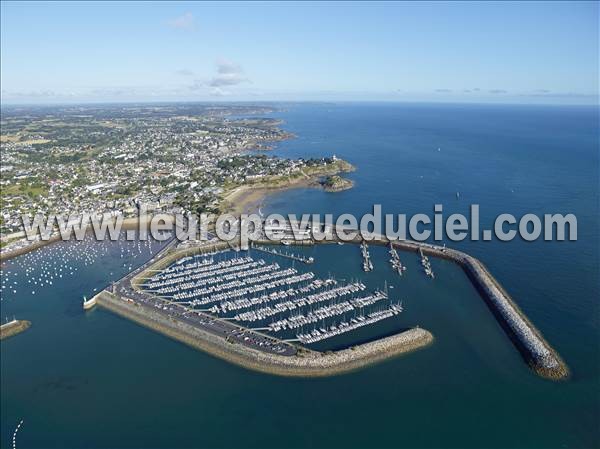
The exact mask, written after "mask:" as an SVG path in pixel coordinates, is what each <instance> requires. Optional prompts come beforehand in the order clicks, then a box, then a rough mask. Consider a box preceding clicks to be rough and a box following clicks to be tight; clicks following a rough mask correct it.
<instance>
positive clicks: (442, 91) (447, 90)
mask: <svg viewBox="0 0 600 449" xmlns="http://www.w3.org/2000/svg"><path fill="white" fill-rule="evenodd" d="M435 92H437V93H450V92H452V89H436V90H435Z"/></svg>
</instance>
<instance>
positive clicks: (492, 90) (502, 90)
mask: <svg viewBox="0 0 600 449" xmlns="http://www.w3.org/2000/svg"><path fill="white" fill-rule="evenodd" d="M488 92H489V93H491V94H506V93H508V92H507V91H506V90H504V89H491V90H489V91H488Z"/></svg>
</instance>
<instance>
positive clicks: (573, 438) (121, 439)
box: [0, 104, 600, 448]
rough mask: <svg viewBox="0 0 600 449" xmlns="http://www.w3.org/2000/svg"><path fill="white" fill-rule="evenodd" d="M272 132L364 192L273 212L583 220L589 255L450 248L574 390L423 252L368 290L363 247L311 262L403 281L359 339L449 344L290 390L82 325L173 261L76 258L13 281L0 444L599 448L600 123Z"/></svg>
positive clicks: (384, 118)
mask: <svg viewBox="0 0 600 449" xmlns="http://www.w3.org/2000/svg"><path fill="white" fill-rule="evenodd" d="M275 115H276V116H278V117H281V118H283V119H284V120H285V121H286V123H285V125H284V127H285V128H286V129H287V130H289V131H291V132H293V133H294V134H296V135H297V138H295V139H293V140H289V141H286V142H281V143H280V144H278V146H277V149H276V150H275V154H278V155H280V156H284V157H285V156H288V157H313V156H314V157H320V156H323V155H331V154H336V155H337V156H339V157H343V158H344V159H347V160H349V161H350V162H352V163H353V164H354V165H356V167H357V171H356V172H354V173H352V174H351V175H349V176H350V177H351V178H352V179H353V180H354V181H355V188H354V189H352V190H349V191H345V192H340V193H327V192H323V191H321V190H317V189H299V190H290V191H286V192H283V193H280V194H275V195H273V196H271V197H269V198H268V199H267V200H266V204H265V206H264V210H265V211H267V212H279V213H290V212H291V213H298V214H299V213H333V214H341V213H354V214H358V215H361V214H363V213H366V212H369V211H370V209H371V208H372V205H373V204H374V203H378V204H381V205H382V207H383V209H384V212H389V213H406V214H413V213H417V212H423V213H432V211H433V205H434V204H436V203H441V204H443V206H444V213H445V214H450V213H452V212H463V213H466V212H467V211H468V206H469V204H471V203H477V204H479V205H480V208H481V223H482V227H485V226H488V227H489V226H490V224H491V223H492V221H493V219H494V218H495V216H496V215H498V214H500V213H512V214H514V215H516V216H518V215H522V214H524V213H528V212H532V213H538V214H543V213H574V214H576V216H577V219H578V241H577V242H541V241H540V242H525V241H523V240H520V239H517V240H514V241H512V242H506V243H502V242H494V241H492V242H481V241H480V242H467V241H464V242H459V243H455V242H452V243H450V242H449V243H448V244H449V245H451V246H454V247H457V248H460V249H463V250H466V251H468V252H470V253H472V254H473V255H475V256H477V257H478V258H480V259H481V260H482V261H483V262H484V263H485V264H486V265H487V266H488V267H489V269H490V270H491V272H492V273H493V274H494V276H496V278H497V279H498V280H500V282H501V283H502V284H503V285H504V287H505V288H506V289H507V290H508V292H509V293H510V294H511V295H512V296H513V298H514V299H515V301H516V302H517V303H518V304H519V306H520V307H521V308H522V309H523V310H524V311H525V313H526V314H527V315H528V316H529V318H530V319H531V320H532V321H533V322H534V324H535V325H536V326H537V327H538V328H539V329H540V330H541V331H542V332H543V334H544V335H545V337H546V338H547V340H548V341H549V342H550V343H551V344H552V345H553V346H554V347H555V348H556V349H557V350H558V351H559V353H560V354H561V355H562V357H563V358H564V359H565V361H566V363H567V364H568V365H569V367H570V369H571V371H572V376H571V378H570V379H569V380H568V381H566V382H561V383H554V382H550V381H546V380H543V379H541V378H539V377H537V376H536V375H534V374H533V373H532V372H531V370H529V368H528V367H527V366H526V365H525V363H524V362H523V360H522V359H521V357H520V355H519V354H518V352H517V351H516V350H515V349H514V347H513V346H512V344H511V343H510V341H509V340H508V338H507V337H506V336H505V334H504V333H503V331H502V329H501V328H500V327H499V326H498V324H497V323H496V321H495V320H494V319H493V317H492V316H491V314H490V312H489V310H488V309H487V307H486V305H485V303H484V302H483V301H482V300H481V298H480V297H479V295H478V293H477V292H476V291H475V290H474V289H473V287H472V286H471V284H470V283H469V282H468V280H467V279H466V278H465V276H464V275H463V273H462V272H461V270H460V269H459V268H458V267H456V266H455V265H453V264H451V263H448V262H444V261H439V260H433V268H434V270H435V272H436V279H435V280H434V281H433V282H432V281H430V280H428V279H426V278H425V277H424V276H423V275H422V273H421V272H420V271H419V269H418V260H417V258H416V255H415V254H411V253H400V257H401V258H402V261H403V262H404V263H405V264H406V265H407V266H408V270H407V272H406V276H405V277H403V278H399V277H398V276H397V275H394V274H393V273H392V272H391V270H390V269H389V265H388V263H387V254H386V252H385V249H383V248H373V250H372V253H373V256H374V260H373V261H374V264H375V270H374V271H373V272H372V273H369V274H366V275H365V274H364V273H362V271H361V270H360V257H359V251H358V248H356V247H354V246H351V245H344V246H337V245H330V246H324V247H316V248H309V249H304V250H303V251H305V252H307V254H310V255H313V256H314V257H315V259H316V263H315V264H314V266H311V267H310V269H311V270H313V271H315V272H316V273H317V274H318V275H319V276H328V275H330V274H331V275H333V276H336V277H338V278H340V279H352V278H360V279H363V280H364V282H365V283H366V284H367V285H368V286H369V288H380V287H381V285H382V284H383V283H385V282H387V283H388V285H389V286H390V287H393V288H390V290H389V291H390V295H391V296H393V297H395V298H397V299H401V300H402V301H403V304H404V306H405V312H404V313H403V314H401V315H400V316H399V318H398V319H397V320H394V321H389V322H384V324H383V325H382V326H378V327H377V328H373V329H371V330H367V331H364V332H361V333H358V334H357V335H353V336H352V338H353V339H354V340H357V341H364V340H368V339H371V338H374V337H377V336H381V335H386V334H388V333H391V332H395V331H397V330H399V329H402V328H405V327H410V326H414V325H420V326H422V327H425V328H427V329H429V330H431V331H432V333H433V334H434V335H435V337H436V340H435V343H434V344H433V345H432V346H431V347H428V348H426V349H424V350H421V351H418V352H415V353H413V354H409V355H407V356H403V357H400V358H396V359H394V360H390V361H387V362H385V363H381V364H378V365H376V366H373V367H371V368H369V369H366V370H362V371H359V372H355V373H350V374H346V375H343V376H338V377H334V378H327V379H287V378H280V377H274V376H268V375H264V374H258V373H254V372H250V371H246V370H244V369H242V368H238V367H236V366H232V365H230V364H228V363H226V362H223V361H221V360H218V359H215V358H213V357H211V356H208V355H206V354H203V353H200V352H197V351H195V350H192V349H190V348H188V347H186V346H185V345H182V344H179V343H177V342H174V341H171V340H169V339H167V338H165V337H163V336H161V335H159V334H156V333H154V332H152V331H150V330H147V329H145V328H142V327H139V326H137V325H135V324H133V323H130V322H128V321H127V320H124V319H121V318H119V317H116V316H114V315H112V314H110V313H109V312H106V311H103V310H100V309H97V310H93V311H91V312H88V313H84V312H83V311H82V310H81V298H82V295H84V294H87V295H90V294H92V293H93V291H94V289H99V288H102V287H103V286H105V285H107V284H109V283H110V282H111V281H112V280H115V279H118V278H119V277H120V276H122V275H123V274H124V273H126V272H127V271H128V270H129V267H130V266H135V265H136V264H140V263H142V262H143V261H144V260H146V259H147V258H149V257H150V254H151V252H152V251H153V250H156V249H157V248H158V246H159V245H153V246H151V247H145V246H143V245H142V246H135V245H134V246H133V247H125V246H124V245H123V244H121V243H112V244H103V246H102V247H101V248H99V249H98V248H96V249H93V248H94V247H89V248H88V247H85V248H80V249H79V250H78V252H76V251H74V250H72V251H71V253H70V252H69V250H68V249H67V248H61V247H59V246H56V245H55V246H50V247H47V248H44V249H42V250H40V251H38V252H36V253H34V254H33V255H29V256H22V258H18V259H15V260H13V261H9V262H8V263H7V264H6V265H5V266H3V276H5V275H6V273H10V274H9V279H10V280H11V282H12V283H14V281H17V284H16V285H15V287H16V288H15V289H16V291H17V293H13V289H12V288H11V289H5V290H4V291H3V295H2V302H1V303H0V305H1V309H2V310H1V315H2V316H3V317H4V316H12V315H13V314H15V315H17V316H18V317H19V318H23V319H29V320H31V321H32V322H33V325H32V327H31V328H30V329H29V330H27V331H26V332H25V333H23V334H20V335H19V336H17V337H14V338H11V339H9V340H6V341H3V342H2V343H1V344H0V351H1V352H0V355H1V380H0V385H1V392H2V395H1V399H0V401H1V402H0V406H1V416H2V419H1V424H0V445H1V446H2V447H9V446H10V445H11V444H12V443H11V440H12V435H13V432H14V430H15V427H16V426H17V424H18V422H19V421H20V420H21V419H23V420H24V423H23V425H22V427H21V429H20V430H19V433H18V436H17V441H18V444H17V446H18V447H307V446H310V447H443V446H446V447H448V446H450V447H528V448H534V447H598V446H599V445H600V431H599V426H598V422H599V420H600V399H599V397H600V381H599V378H600V351H599V347H598V346H599V341H600V339H599V337H600V335H599V332H600V331H599V329H600V319H599V306H598V299H599V298H600V295H599V287H598V280H599V279H600V276H599V273H598V270H599V241H598V235H599V232H598V231H599V223H598V217H599V216H600V214H599V210H598V207H599V206H598V205H599V193H598V190H599V187H598V180H599V173H598V170H599V168H598V166H599V152H598V142H599V141H600V139H599V137H600V136H599V134H598V119H599V117H598V110H597V109H596V108H583V107H581V108H580V107H534V106H478V105H460V106H459V105H405V104H290V105H286V110H285V111H284V112H281V113H278V114H275ZM438 148H439V151H438ZM457 191H459V192H460V199H457V198H456V192H457ZM81 254H87V255H88V256H87V258H86V257H85V256H82V255H81ZM62 260H64V261H65V264H66V265H68V266H69V267H71V266H72V267H76V268H78V270H77V271H76V272H75V273H74V275H69V276H66V275H65V276H64V277H63V278H58V279H56V278H55V279H54V280H53V284H52V285H49V284H47V283H46V284H44V289H43V290H40V289H39V288H38V287H37V286H35V287H34V286H32V285H31V284H27V279H28V278H29V279H31V278H32V277H33V271H31V270H32V269H31V267H32V266H34V265H35V264H41V266H43V267H45V269H46V270H47V271H52V270H54V271H52V272H53V273H56V272H57V268H56V267H57V266H58V265H60V262H57V261H62ZM52 264H55V265H52ZM27 269H29V270H30V271H29V273H26V270H27ZM302 269H305V268H304V267H303V268H302ZM27 275H28V277H27ZM36 276H40V275H39V274H37V275H36ZM11 285H12V284H11ZM34 290H36V291H35V294H32V291H34ZM345 338H346V337H345ZM345 338H340V339H334V340H332V341H330V342H328V345H329V346H328V347H334V348H335V347H338V346H343V345H344V344H346V343H347V340H346V339H345ZM347 338H350V336H348V337H347ZM323 349H326V348H323Z"/></svg>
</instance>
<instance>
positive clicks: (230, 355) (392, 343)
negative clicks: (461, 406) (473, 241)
mask: <svg viewBox="0 0 600 449" xmlns="http://www.w3.org/2000/svg"><path fill="white" fill-rule="evenodd" d="M96 301H97V304H98V305H99V306H101V307H104V308H106V309H107V310H110V311H111V312H113V313H116V314H118V315H120V316H123V317H125V318H127V319H130V320H132V321H134V322H136V323H138V324H140V325H142V326H145V327H147V328H150V329H153V330H155V331H157V332H160V333H162V334H164V335H166V336H168V337H171V338H173V339H175V340H178V341H180V342H182V343H185V344H187V345H189V346H191V347H193V348H196V349H199V350H202V351H204V352H207V353H209V354H212V355H214V356H216V357H219V358H221V359H224V360H226V361H228V362H231V363H234V364H236V365H239V366H242V367H244V368H247V369H251V370H254V371H259V372H263V373H268V374H273V375H279V376H290V377H326V376H334V375H339V374H343V373H347V372H351V371H355V370H359V369H361V368H365V367H367V366H369V365H372V364H374V363H378V362H382V361H384V360H387V359H390V358H392V357H396V356H399V355H401V354H405V353H408V352H412V351H415V350H417V349H420V348H423V347H425V346H428V345H429V344H431V343H432V342H433V335H431V333H430V332H429V331H427V330H425V329H421V328H413V329H409V330H407V331H404V332H401V333H398V334H395V335H392V336H389V337H386V338H382V339H380V340H376V341H372V342H368V343H364V344H361V345H358V346H353V347H351V348H348V349H343V350H340V351H333V352H317V351H312V350H309V349H306V348H299V351H298V353H297V355H293V356H285V355H276V354H270V353H266V352H262V351H258V350H255V349H252V348H249V347H247V346H245V345H243V344H240V343H232V342H229V341H227V340H226V339H224V338H222V337H219V336H216V335H213V334H211V333H209V332H206V331H203V330H202V329H200V328H198V327H195V326H191V325H188V324H186V323H184V322H182V321H180V320H175V319H170V318H167V317H165V316H164V315H162V314H160V313H158V312H156V311H154V310H152V309H151V308H149V307H146V306H142V305H139V304H136V303H133V302H129V301H125V300H123V299H119V298H117V297H116V296H114V295H112V294H111V293H109V292H106V291H102V292H100V293H99V294H98V295H96Z"/></svg>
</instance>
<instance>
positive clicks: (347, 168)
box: [219, 159, 356, 215]
mask: <svg viewBox="0 0 600 449" xmlns="http://www.w3.org/2000/svg"><path fill="white" fill-rule="evenodd" d="M355 170H356V168H355V167H354V166H353V165H352V164H350V163H349V162H346V161H344V160H343V159H338V160H337V161H336V162H335V163H334V164H333V165H331V166H329V167H322V168H318V169H314V170H312V171H311V172H309V173H305V172H302V173H300V174H299V175H296V176H294V177H291V176H288V177H277V178H272V179H266V180H264V181H259V182H255V183H247V184H243V185H241V186H238V187H235V188H233V189H232V190H230V191H228V192H226V193H225V194H224V195H223V198H222V200H221V203H220V204H219V210H220V211H221V213H225V212H229V213H232V214H234V215H241V214H250V213H254V212H256V211H257V210H258V209H259V207H260V205H261V204H262V203H263V202H264V200H265V198H266V197H267V196H268V195H271V194H274V193H279V192H284V191H286V190H291V189H300V188H313V189H322V190H324V191H327V192H339V191H341V190H348V189H350V188H352V187H353V186H354V183H353V182H352V181H350V180H347V179H345V178H342V179H344V181H345V182H346V184H345V188H343V189H339V190H336V189H330V190H329V189H327V187H326V186H324V185H323V184H322V183H321V182H320V180H321V178H323V177H324V176H334V175H339V174H340V173H350V172H353V171H355Z"/></svg>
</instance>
